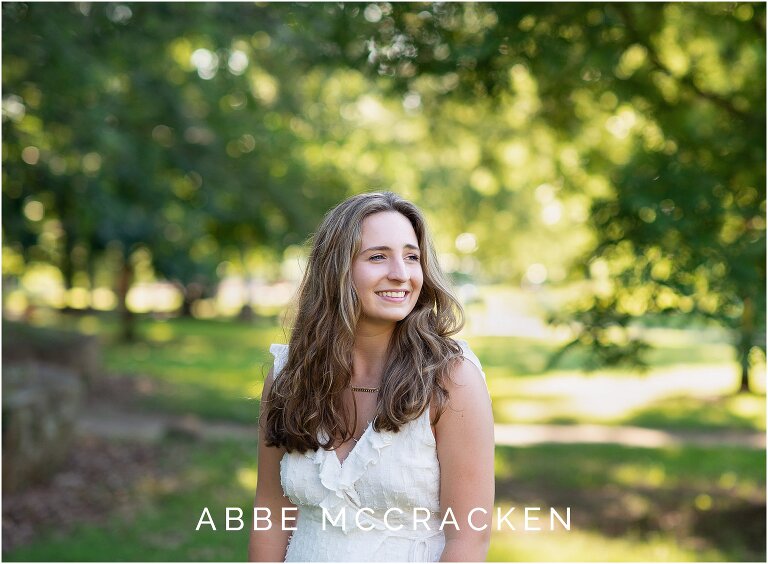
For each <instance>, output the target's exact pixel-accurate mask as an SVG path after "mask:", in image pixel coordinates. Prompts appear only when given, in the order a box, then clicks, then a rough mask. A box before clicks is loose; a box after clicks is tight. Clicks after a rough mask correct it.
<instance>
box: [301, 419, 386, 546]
mask: <svg viewBox="0 0 768 564" xmlns="http://www.w3.org/2000/svg"><path fill="white" fill-rule="evenodd" d="M390 444H392V436H391V433H389V432H388V431H383V432H377V431H374V429H373V425H372V424H371V425H369V427H368V428H367V429H366V430H365V433H364V434H363V436H362V437H361V438H360V441H359V442H358V443H357V444H356V445H355V448H353V449H352V451H351V452H350V453H349V455H347V458H346V459H345V460H344V463H343V464H341V463H340V462H339V458H338V456H336V453H335V452H334V451H332V450H325V449H323V448H318V449H317V450H315V451H307V452H306V453H304V455H305V456H306V457H307V458H309V459H310V460H312V461H313V462H314V463H315V464H316V465H317V466H318V476H319V478H320V483H321V484H322V485H323V487H324V488H325V489H326V490H327V492H328V493H327V495H326V496H325V498H324V499H323V500H322V501H321V502H320V504H319V506H320V508H321V509H325V510H326V511H327V512H328V514H329V515H330V517H331V519H334V520H335V519H336V518H337V517H338V515H339V514H340V512H341V511H343V512H344V513H345V515H344V516H343V518H342V520H341V526H339V527H338V528H339V529H341V530H342V531H344V533H345V534H348V533H349V532H350V531H353V530H359V529H358V523H357V522H356V521H355V516H356V514H357V512H358V510H360V509H361V508H362V504H361V502H360V496H359V495H358V493H357V491H355V483H356V482H357V481H358V480H359V479H360V478H361V477H362V476H363V474H365V471H366V469H367V468H368V467H369V466H371V465H372V464H376V463H378V462H379V460H380V459H381V451H382V450H383V449H384V448H386V447H388V446H389V445H390ZM357 520H358V521H359V523H360V525H361V526H362V527H365V528H369V527H373V528H374V529H379V530H386V525H385V523H384V522H383V521H381V520H379V519H376V518H375V517H373V516H371V515H368V514H367V513H361V514H360V515H359V517H358V519H357Z"/></svg>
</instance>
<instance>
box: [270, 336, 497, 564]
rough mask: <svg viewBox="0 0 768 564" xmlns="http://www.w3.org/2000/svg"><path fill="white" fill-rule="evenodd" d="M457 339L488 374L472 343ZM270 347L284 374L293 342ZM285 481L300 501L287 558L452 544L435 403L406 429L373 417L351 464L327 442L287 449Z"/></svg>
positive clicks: (436, 552) (402, 558)
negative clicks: (381, 425) (381, 424)
mask: <svg viewBox="0 0 768 564" xmlns="http://www.w3.org/2000/svg"><path fill="white" fill-rule="evenodd" d="M456 342H457V343H458V344H459V345H460V346H461V348H462V351H463V356H464V357H465V358H466V359H468V360H469V361H471V362H472V363H473V364H475V366H477V367H478V369H479V370H480V372H481V373H482V374H483V379H485V374H484V373H483V370H482V367H481V366H480V361H479V360H478V358H477V357H476V356H475V354H474V353H473V352H472V351H471V350H470V348H469V345H467V343H466V342H465V341H459V340H457V341H456ZM269 350H270V352H271V353H272V354H273V355H274V357H275V364H274V370H273V372H274V374H275V378H277V377H279V374H280V371H281V370H282V368H283V366H285V362H286V360H287V358H288V346H287V345H274V344H273V345H272V346H271V347H270V349H269ZM321 438H325V437H321ZM280 483H281V484H282V487H283V493H284V494H285V495H286V496H287V497H288V499H290V501H291V502H292V503H293V504H294V505H296V507H297V508H298V515H297V514H296V512H293V514H289V515H292V516H294V517H297V520H296V521H295V522H293V521H287V522H286V526H294V527H296V530H295V531H294V532H293V534H292V536H291V539H290V541H289V543H288V547H287V550H286V555H285V561H286V562H296V561H304V562H308V561H312V562H323V561H336V562H339V561H366V562H387V561H388V562H435V561H437V560H439V559H440V556H441V554H442V552H443V548H444V546H445V535H444V533H443V532H442V531H441V530H440V523H441V518H440V465H439V463H438V460H437V448H436V443H435V438H434V436H433V434H432V429H431V427H430V419H429V409H426V410H424V413H422V414H421V415H420V416H419V417H418V418H417V419H414V420H413V421H410V422H408V423H406V424H405V425H403V426H402V427H401V428H400V431H399V432H398V433H393V432H391V431H380V432H379V431H374V429H373V427H372V425H371V424H369V425H368V428H367V429H366V430H365V432H364V433H363V436H362V437H361V438H360V440H359V441H358V442H357V444H356V445H355V448H354V449H352V451H351V452H350V453H349V455H348V456H347V458H346V459H345V460H344V463H343V464H342V463H340V462H339V458H338V456H337V455H336V452H335V451H332V450H331V451H328V450H325V449H323V448H319V449H317V450H316V451H307V452H305V453H299V452H292V453H286V454H285V455H283V458H282V460H281V461H280ZM324 510H325V513H324ZM387 510H389V512H387ZM385 513H386V515H385Z"/></svg>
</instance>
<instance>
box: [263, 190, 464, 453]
mask: <svg viewBox="0 0 768 564" xmlns="http://www.w3.org/2000/svg"><path fill="white" fill-rule="evenodd" d="M390 211H395V212H399V213H401V214H402V215H404V216H405V217H406V218H407V219H408V220H409V221H410V222H411V225H412V226H413V230H414V231H415V232H416V237H417V239H418V243H419V248H420V249H421V250H422V252H421V268H422V271H423V276H424V282H423V285H422V288H421V293H420V294H419V297H418V300H417V302H416V305H415V306H414V308H413V310H412V311H411V312H410V313H409V314H408V315H407V316H406V317H405V318H404V319H403V320H401V321H399V322H397V324H396V327H395V330H394V332H393V334H392V337H391V340H390V343H389V349H388V356H387V359H386V361H385V365H384V373H383V375H382V380H381V386H380V389H379V392H378V397H377V406H376V417H375V419H374V423H373V426H374V430H376V431H381V430H389V431H393V432H397V431H399V430H400V427H401V426H402V425H403V424H405V423H407V422H408V421H411V420H413V419H415V418H417V417H418V416H419V415H421V414H422V413H423V412H424V410H425V409H429V406H430V402H431V401H434V402H435V403H436V418H435V422H434V423H436V422H437V420H438V419H439V418H440V415H441V414H442V413H443V412H444V411H445V408H446V406H447V403H448V391H447V389H446V386H445V384H444V380H445V378H447V377H448V374H449V371H450V369H451V368H452V366H453V365H454V363H455V362H456V361H457V359H458V358H459V357H460V356H461V348H460V347H459V345H458V344H457V343H456V341H454V340H453V339H451V338H450V336H451V335H454V334H456V333H458V331H459V330H461V328H462V326H463V325H464V312H463V310H462V307H461V304H460V303H459V301H458V300H457V299H456V297H455V296H454V295H453V293H452V292H451V290H450V286H449V283H448V281H447V279H446V277H445V275H444V274H443V272H442V270H441V269H440V265H439V263H438V260H437V254H436V253H435V249H434V245H433V244H432V241H431V239H430V237H429V234H428V232H427V227H426V222H425V220H424V217H423V215H422V214H421V212H420V211H419V209H418V208H417V207H416V206H415V205H413V204H412V203H411V202H408V201H407V200H404V199H403V198H401V197H400V196H398V195H397V194H394V193H392V192H369V193H364V194H358V195H356V196H353V197H351V198H349V199H347V200H345V201H344V202H342V203H341V204H339V205H338V206H336V207H335V208H333V209H332V210H331V211H329V212H328V213H327V214H326V216H325V218H324V219H323V222H322V223H321V225H320V227H319V228H318V230H317V232H316V233H315V234H314V235H313V236H312V237H311V238H310V244H311V251H310V254H309V261H308V263H307V267H306V270H305V272H304V277H303V279H302V282H301V285H300V286H299V290H298V294H297V299H296V300H295V306H294V308H295V311H294V314H293V315H294V319H293V323H292V328H291V337H290V341H289V353H288V359H287V362H286V364H285V366H284V367H283V369H282V371H281V372H280V374H279V375H278V377H277V378H276V379H275V381H274V383H273V385H272V389H271V393H270V394H269V397H268V398H266V399H265V401H264V403H263V408H265V409H266V410H267V411H266V423H265V432H266V444H267V445H268V446H284V447H285V448H286V450H287V451H288V452H292V451H293V450H298V451H299V452H306V451H307V450H317V449H318V448H319V447H323V448H324V449H329V448H332V447H333V445H334V444H341V443H343V442H345V441H347V440H349V439H350V438H352V435H353V429H354V428H355V426H356V424H357V421H356V412H354V413H353V414H352V420H351V421H350V415H349V414H348V413H347V410H346V409H345V408H344V403H343V392H344V390H345V389H346V388H347V387H348V386H349V385H350V383H351V379H352V350H353V345H354V342H355V329H356V327H357V322H358V319H360V315H361V306H360V301H359V299H358V298H357V296H356V295H355V291H354V287H353V284H352V274H351V270H352V261H353V259H354V257H355V256H356V255H357V254H358V253H359V251H360V244H361V242H360V240H361V231H362V223H363V220H364V219H365V218H366V217H368V216H369V215H372V214H375V213H379V212H390ZM353 396H354V394H353ZM353 401H354V398H353ZM323 438H325V440H324V441H323V440H322V439H323Z"/></svg>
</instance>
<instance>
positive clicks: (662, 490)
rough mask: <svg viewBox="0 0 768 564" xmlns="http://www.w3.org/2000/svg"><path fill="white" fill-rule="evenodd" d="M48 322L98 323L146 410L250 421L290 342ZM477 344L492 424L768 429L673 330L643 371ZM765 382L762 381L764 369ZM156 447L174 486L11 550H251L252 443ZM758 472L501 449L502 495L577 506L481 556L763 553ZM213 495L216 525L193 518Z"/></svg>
mask: <svg viewBox="0 0 768 564" xmlns="http://www.w3.org/2000/svg"><path fill="white" fill-rule="evenodd" d="M55 324H56V325H58V326H68V327H70V328H77V329H79V330H82V331H85V332H89V333H98V334H99V335H101V336H102V339H103V341H104V344H105V351H104V354H105V359H104V360H105V364H106V367H107V369H108V371H109V372H111V373H117V374H127V375H134V376H143V377H144V378H143V379H142V380H148V381H149V382H151V384H152V385H150V386H148V387H146V389H145V392H146V393H145V395H144V396H143V399H142V404H143V406H144V407H145V408H146V409H154V410H161V411H165V412H175V413H194V414H197V415H199V416H201V417H205V418H210V419H223V420H230V421H239V422H243V423H253V422H255V420H256V412H257V402H256V401H255V400H254V399H250V398H258V396H259V395H260V393H261V387H262V382H263V378H264V375H265V374H266V371H267V369H268V367H269V365H270V363H271V356H270V355H269V353H268V347H269V344H270V343H272V342H285V341H286V339H285V337H284V336H283V335H282V332H281V330H280V329H279V328H278V327H277V325H276V323H275V322H274V320H263V319H262V320H259V321H257V322H256V323H253V324H244V323H239V322H228V321H200V320H184V319H172V320H167V321H160V320H152V319H149V318H145V319H142V320H141V322H140V324H139V332H140V334H141V335H142V336H143V340H142V341H141V342H138V343H135V344H121V343H119V342H117V340H116V339H115V338H114V335H115V334H116V332H117V327H116V325H115V324H114V322H113V321H112V320H111V319H110V318H103V317H96V316H91V315H88V316H84V317H81V318H65V319H63V320H62V319H59V320H55ZM678 333H680V332H679V331H678ZM678 333H675V335H677V334H678ZM683 337H684V335H683ZM468 340H469V341H470V343H471V345H472V347H473V349H474V350H475V352H476V353H477V354H478V356H479V357H480V358H481V360H482V361H483V363H484V368H485V372H486V374H487V378H488V384H489V388H490V390H491V395H492V397H493V406H494V411H495V417H496V421H497V422H504V423H517V422H538V423H542V422H544V423H546V422H550V423H585V422H598V423H605V424H617V423H621V424H631V425H641V426H647V427H658V428H679V429H690V430H698V431H716V430H732V429H746V430H763V429H765V397H764V395H763V396H760V395H756V394H752V395H739V396H733V395H731V394H730V392H731V391H732V390H734V389H735V388H736V386H737V379H736V374H737V372H736V370H735V366H734V365H733V362H732V358H731V351H730V348H729V347H728V346H727V345H718V344H713V343H703V344H702V343H696V341H695V339H688V338H680V339H678V340H677V341H676V340H675V339H667V340H666V341H665V343H666V344H663V345H661V346H660V348H659V349H658V350H657V351H656V352H655V353H654V357H653V359H654V360H653V365H652V367H651V370H650V372H649V373H648V374H645V375H639V374H635V373H632V372H628V371H601V372H598V373H592V374H585V373H582V372H580V371H579V370H577V366H578V362H577V361H575V360H572V361H573V362H574V364H573V365H572V366H571V365H563V366H560V367H559V368H558V369H557V370H552V371H548V372H544V371H543V366H544V364H545V359H546V357H547V355H548V354H550V353H551V352H552V351H553V350H554V345H552V344H549V343H546V342H543V341H534V340H526V339H519V338H496V337H478V338H470V339H468ZM569 362H570V361H569ZM756 383H757V387H762V388H761V390H764V386H765V383H764V377H763V379H760V378H758V379H757V382H756ZM161 448H163V449H167V452H168V454H167V463H168V464H170V465H173V475H174V479H173V480H172V486H170V487H168V486H167V484H166V485H165V486H162V487H161V486H159V485H157V484H154V485H153V484H139V485H138V490H137V495H138V496H140V497H141V499H142V503H141V504H140V510H138V511H137V512H135V513H134V514H132V515H123V514H121V512H120V511H116V512H115V515H114V517H113V518H112V519H111V520H110V521H109V522H106V523H101V524H90V525H86V524H82V525H79V526H77V527H76V528H75V529H74V530H72V531H70V532H67V533H65V534H63V533H57V532H55V531H49V532H47V533H46V534H45V535H44V536H43V537H40V538H39V539H37V540H36V541H35V542H34V543H33V544H31V545H28V546H25V547H21V548H18V549H17V550H15V551H13V552H12V553H8V554H5V555H4V559H5V560H8V561H39V560H60V561H76V560H82V561H97V560H103V561H121V560H122V561H136V560H152V561H187V560H202V561H235V560H242V559H244V557H245V550H246V544H247V531H225V530H222V529H223V520H224V510H225V507H240V508H243V509H244V510H245V511H246V512H247V508H248V507H249V506H250V505H251V502H252V499H253V491H254V489H255V485H256V470H255V469H256V459H255V445H253V444H250V443H237V442H231V443H225V444H212V443H186V442H181V441H178V440H171V439H167V440H166V441H165V442H163V443H162V445H161ZM765 480H766V472H765V451H764V450H762V451H755V450H748V449H739V448H726V447H723V448H693V447H685V448H674V449H640V448H626V447H622V446H618V445H550V444H545V445H538V446H532V447H526V448H513V447H501V446H500V447H497V450H496V485H497V496H496V506H497V507H510V506H517V507H524V506H541V507H550V506H551V507H559V508H563V507H571V508H572V523H573V526H572V530H570V531H562V530H556V531H553V532H550V531H541V532H525V531H504V530H502V531H497V532H494V533H493V537H492V544H491V550H490V553H489V557H488V559H489V560H491V561H509V560H528V561H641V560H649V561H660V560H666V561H669V560H678V561H713V560H730V561H739V560H758V561H759V560H764V559H765V531H764V527H765V516H764V512H765ZM204 507H208V508H209V509H210V511H211V514H212V515H213V517H214V518H215V520H216V523H217V526H218V529H219V530H217V531H211V530H210V529H203V530H200V531H197V532H196V531H195V530H194V529H195V525H196V523H197V521H198V519H199V518H200V515H201V512H202V509H203V508H204ZM755 511H757V513H755ZM759 511H762V514H760V513H759ZM246 515H247V513H246ZM246 523H247V520H246ZM761 524H762V531H760V530H758V532H757V533H755V526H757V527H758V529H759V527H760V526H761Z"/></svg>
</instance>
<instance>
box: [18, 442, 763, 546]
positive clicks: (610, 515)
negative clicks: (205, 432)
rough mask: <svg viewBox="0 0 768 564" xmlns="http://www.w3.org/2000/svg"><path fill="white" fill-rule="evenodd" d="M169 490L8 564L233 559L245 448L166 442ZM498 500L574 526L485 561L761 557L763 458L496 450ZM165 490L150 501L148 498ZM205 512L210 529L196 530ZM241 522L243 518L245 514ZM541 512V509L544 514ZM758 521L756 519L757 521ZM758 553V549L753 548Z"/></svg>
mask: <svg viewBox="0 0 768 564" xmlns="http://www.w3.org/2000/svg"><path fill="white" fill-rule="evenodd" d="M162 448H164V449H167V450H168V452H169V453H173V456H172V460H169V461H168V462H167V464H171V465H173V466H174V468H175V469H176V474H175V475H176V479H175V480H174V481H173V485H172V486H171V487H170V488H169V487H167V486H166V487H164V488H153V487H152V486H151V485H148V484H143V485H142V487H141V488H138V490H137V493H136V495H143V496H144V497H145V499H143V501H142V503H141V508H142V509H141V511H139V512H138V513H137V514H136V515H134V516H133V517H131V518H124V517H115V518H113V519H112V520H111V521H110V522H108V523H105V524H101V525H88V526H80V527H78V528H76V529H75V530H74V531H73V532H71V533H69V534H67V535H59V534H57V533H53V532H52V533H49V534H48V535H46V536H45V537H44V538H41V539H39V540H37V541H36V542H35V543H34V544H32V545H29V546H27V547H24V548H20V549H18V550H16V551H14V552H12V553H9V554H6V555H5V560H7V561H41V560H61V561H74V560H83V561H99V560H103V561H131V560H151V561H152V560H154V561H188V560H205V561H240V560H243V559H244V558H245V551H246V545H247V532H246V531H226V530H224V528H225V520H224V519H225V508H226V507H239V508H242V509H243V510H244V511H246V512H247V510H248V507H249V505H250V504H251V500H252V495H253V489H254V487H255V482H256V472H255V468H256V458H255V453H254V448H253V445H251V444H246V443H234V442H233V443H225V444H203V445H196V444H194V443H185V442H181V441H170V440H169V441H166V443H164V445H162ZM496 465H497V468H496V484H497V486H496V503H495V505H496V506H497V507H501V508H502V510H503V511H506V510H507V509H509V508H510V507H517V508H518V509H517V514H519V513H520V512H521V511H522V508H524V507H542V508H549V507H555V508H557V509H558V510H559V513H561V514H562V515H565V508H566V507H571V530H570V531H565V530H563V528H562V527H560V526H558V527H556V529H555V530H554V531H549V530H547V529H548V526H547V525H548V521H547V520H546V519H543V520H542V521H541V523H540V525H542V527H543V529H544V530H542V531H539V532H530V531H529V532H525V531H524V530H523V527H524V525H523V523H522V522H521V521H520V518H519V516H518V518H517V519H515V518H513V519H511V521H512V524H513V525H514V526H515V527H516V529H517V530H516V531H510V530H508V529H504V530H502V531H498V532H494V534H493V540H492V544H491V550H490V554H489V560H500V561H518V560H526V561H537V560H538V561H547V560H556V561H640V560H682V561H697V560H698V561H714V560H726V561H739V560H761V559H764V556H765V552H764V548H765V544H764V542H763V543H762V544H760V543H755V541H754V535H755V532H754V525H755V523H754V521H755V519H754V512H755V509H757V510H758V511H759V510H760V508H761V507H762V511H763V512H764V508H765V506H764V503H765V501H764V500H765V489H764V484H765V477H766V475H765V452H764V451H761V452H756V451H748V450H741V449H726V448H718V449H700V448H681V449H634V448H624V447H619V446H607V445H542V446H536V447H529V448H510V447H497V453H496ZM161 490H162V491H163V493H156V494H153V495H148V494H146V493H143V494H142V492H147V491H161ZM204 507H208V508H209V510H210V512H211V515H212V516H213V518H214V520H215V522H216V525H217V529H218V530H217V531H215V532H214V531H212V530H210V528H209V527H204V528H201V530H200V531H195V527H196V524H197V522H198V520H199V518H200V515H201V513H202V510H203V508H204ZM246 515H247V513H246ZM542 516H543V514H542ZM763 525H764V521H763ZM761 547H762V548H761Z"/></svg>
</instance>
